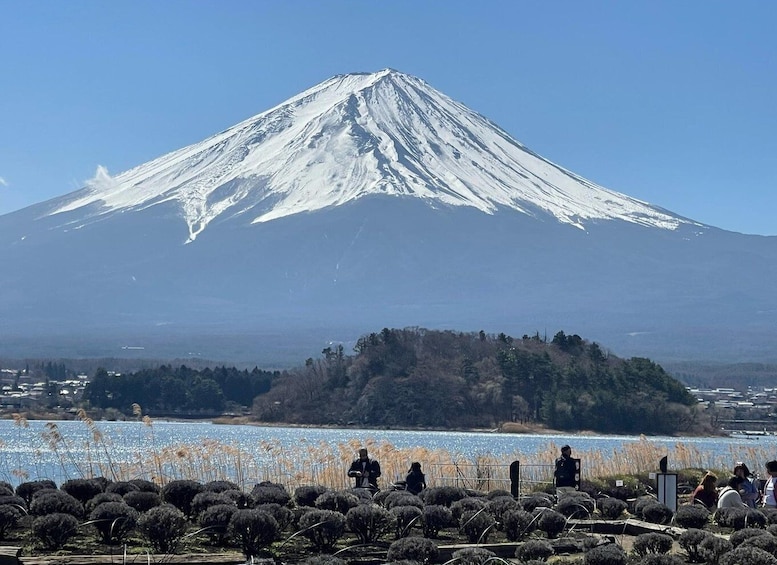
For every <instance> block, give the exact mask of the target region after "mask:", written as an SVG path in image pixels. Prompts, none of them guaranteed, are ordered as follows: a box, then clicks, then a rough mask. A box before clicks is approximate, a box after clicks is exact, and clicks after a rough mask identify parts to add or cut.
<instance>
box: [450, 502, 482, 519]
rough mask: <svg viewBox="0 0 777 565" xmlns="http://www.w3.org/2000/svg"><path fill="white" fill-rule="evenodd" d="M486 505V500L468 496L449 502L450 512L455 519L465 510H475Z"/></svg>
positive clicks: (459, 517)
mask: <svg viewBox="0 0 777 565" xmlns="http://www.w3.org/2000/svg"><path fill="white" fill-rule="evenodd" d="M485 507H486V500H485V499H483V498H475V497H472V496H468V497H467V498H462V499H461V500H457V501H456V502H454V503H453V504H451V513H452V514H453V517H454V518H455V519H456V520H459V521H460V520H461V517H462V516H463V515H464V513H465V512H477V511H478V510H483V509H484V508H485Z"/></svg>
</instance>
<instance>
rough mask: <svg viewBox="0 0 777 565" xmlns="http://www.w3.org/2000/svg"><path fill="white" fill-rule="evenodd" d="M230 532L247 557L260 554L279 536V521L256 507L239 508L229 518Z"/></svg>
mask: <svg viewBox="0 0 777 565" xmlns="http://www.w3.org/2000/svg"><path fill="white" fill-rule="evenodd" d="M228 530H229V533H230V535H231V536H232V538H233V539H235V540H236V541H237V543H238V544H239V545H240V549H241V550H242V551H243V554H244V555H245V556H246V558H247V559H250V558H251V557H254V556H256V555H260V554H261V552H262V550H264V549H266V548H267V546H269V545H270V544H271V543H272V542H274V541H275V538H277V537H278V532H279V531H280V530H279V528H278V522H276V521H275V518H273V517H272V515H270V514H268V513H267V512H263V511H262V510H256V509H255V508H244V509H238V510H237V511H236V512H235V513H234V514H232V518H231V519H230V520H229V528H228Z"/></svg>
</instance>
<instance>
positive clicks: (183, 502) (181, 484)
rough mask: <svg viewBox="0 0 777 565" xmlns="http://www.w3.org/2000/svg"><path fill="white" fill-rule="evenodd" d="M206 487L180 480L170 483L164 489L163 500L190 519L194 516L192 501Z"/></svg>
mask: <svg viewBox="0 0 777 565" xmlns="http://www.w3.org/2000/svg"><path fill="white" fill-rule="evenodd" d="M204 490H205V487H204V486H202V484H201V483H198V482H197V481H192V480H189V479H178V480H175V481H170V482H169V483H167V484H166V485H165V486H163V487H162V493H161V494H162V500H163V501H164V502H166V503H167V504H172V505H173V506H175V507H176V508H177V509H178V510H180V511H181V512H183V514H184V516H186V518H187V519H188V518H189V517H191V516H192V501H193V500H194V497H195V496H197V495H198V494H199V493H201V492H203V491H204Z"/></svg>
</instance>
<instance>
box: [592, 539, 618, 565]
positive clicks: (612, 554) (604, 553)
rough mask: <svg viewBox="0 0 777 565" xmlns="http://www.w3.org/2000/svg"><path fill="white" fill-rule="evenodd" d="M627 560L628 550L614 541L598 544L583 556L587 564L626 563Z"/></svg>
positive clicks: (612, 564)
mask: <svg viewBox="0 0 777 565" xmlns="http://www.w3.org/2000/svg"><path fill="white" fill-rule="evenodd" d="M627 562H628V557H627V556H626V552H625V551H624V550H623V548H622V547H621V546H619V545H617V544H614V543H608V544H607V545H597V546H596V547H594V548H592V549H589V550H588V551H586V553H585V556H584V557H583V563H584V564H585V565H626V563H627Z"/></svg>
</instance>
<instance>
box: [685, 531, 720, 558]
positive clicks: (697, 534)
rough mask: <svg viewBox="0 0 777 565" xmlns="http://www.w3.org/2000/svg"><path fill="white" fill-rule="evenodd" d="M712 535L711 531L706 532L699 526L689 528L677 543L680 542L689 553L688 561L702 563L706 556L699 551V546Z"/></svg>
mask: <svg viewBox="0 0 777 565" xmlns="http://www.w3.org/2000/svg"><path fill="white" fill-rule="evenodd" d="M710 536H712V534H711V533H710V532H705V531H704V530H701V529H698V528H689V529H687V530H685V531H684V532H683V533H682V534H680V537H679V538H678V539H677V543H678V544H680V547H682V548H683V549H684V550H685V553H686V554H688V561H690V562H691V563H702V562H704V558H703V557H702V556H701V554H700V553H699V546H700V545H701V542H702V541H704V540H705V539H707V538H708V537H710Z"/></svg>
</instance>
